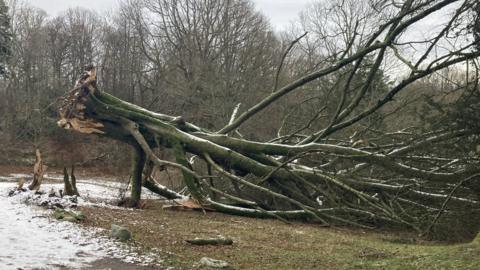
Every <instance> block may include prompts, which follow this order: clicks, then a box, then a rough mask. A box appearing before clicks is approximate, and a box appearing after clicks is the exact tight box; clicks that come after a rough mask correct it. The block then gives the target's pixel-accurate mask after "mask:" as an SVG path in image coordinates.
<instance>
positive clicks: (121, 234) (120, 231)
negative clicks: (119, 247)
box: [111, 224, 132, 242]
mask: <svg viewBox="0 0 480 270" xmlns="http://www.w3.org/2000/svg"><path fill="white" fill-rule="evenodd" d="M111 235H112V237H114V238H116V239H118V240H120V241H122V242H126V241H128V240H130V238H132V233H131V232H130V231H129V230H128V229H127V228H125V227H122V226H118V225H115V224H112V232H111Z"/></svg>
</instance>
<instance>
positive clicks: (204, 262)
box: [200, 257, 233, 269]
mask: <svg viewBox="0 0 480 270" xmlns="http://www.w3.org/2000/svg"><path fill="white" fill-rule="evenodd" d="M200 265H201V266H205V267H210V268H215V269H233V267H232V266H231V265H230V264H229V263H227V262H226V261H221V260H216V259H212V258H209V257H203V258H201V259H200Z"/></svg>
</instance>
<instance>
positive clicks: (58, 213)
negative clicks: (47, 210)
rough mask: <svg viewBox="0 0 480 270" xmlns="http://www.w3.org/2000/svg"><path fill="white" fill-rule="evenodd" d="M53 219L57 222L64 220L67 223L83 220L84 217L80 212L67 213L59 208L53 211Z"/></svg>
mask: <svg viewBox="0 0 480 270" xmlns="http://www.w3.org/2000/svg"><path fill="white" fill-rule="evenodd" d="M53 217H54V218H56V219H58V220H65V221H69V222H77V221H83V220H85V215H84V214H83V213H82V212H77V213H75V212H73V211H67V210H63V209H60V208H57V209H55V211H54V212H53Z"/></svg>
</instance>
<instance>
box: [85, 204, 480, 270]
mask: <svg viewBox="0 0 480 270" xmlns="http://www.w3.org/2000/svg"><path fill="white" fill-rule="evenodd" d="M82 211H83V212H84V213H85V214H86V215H87V221H86V222H85V223H84V224H85V225H86V226H95V227H102V228H106V229H109V228H110V226H111V224H112V223H115V224H120V225H123V226H127V227H128V228H129V229H130V230H131V231H132V233H133V237H134V241H136V242H137V243H138V244H140V245H141V246H142V247H143V248H144V249H145V250H149V249H152V248H156V249H158V250H159V252H161V253H162V256H163V257H164V258H165V264H166V266H173V267H175V268H180V269H198V267H197V266H195V265H196V263H197V262H198V261H199V260H200V258H201V257H204V256H207V257H211V258H215V259H221V260H225V261H227V262H229V263H230V264H232V266H233V267H235V269H252V270H255V269H285V270H287V269H288V270H291V269H308V270H310V269H436V270H438V269H448V270H451V269H461V270H467V269H479V265H480V240H478V238H477V240H476V241H474V242H472V243H469V244H459V245H442V244H435V243H430V242H424V243H421V242H420V243H418V242H415V241H414V242H415V244H405V243H408V242H412V238H411V237H412V235H409V234H408V233H392V232H390V233H387V232H372V231H362V230H349V229H337V228H323V227H320V226H318V225H315V224H302V223H295V224H285V223H282V222H280V221H278V220H260V219H252V218H242V217H236V216H228V215H223V214H220V213H211V212H210V213H206V214H203V213H202V212H193V211H182V212H180V211H171V210H163V209H162V208H161V205H158V204H156V203H154V202H149V203H148V207H147V208H146V209H144V210H135V211H132V210H126V209H125V210H122V209H121V210H112V209H105V208H84V209H82ZM216 235H223V236H226V237H230V238H233V239H234V241H235V242H234V244H233V245H232V246H221V247H217V246H193V245H191V244H188V243H186V242H185V240H186V239H192V238H195V237H212V236H216Z"/></svg>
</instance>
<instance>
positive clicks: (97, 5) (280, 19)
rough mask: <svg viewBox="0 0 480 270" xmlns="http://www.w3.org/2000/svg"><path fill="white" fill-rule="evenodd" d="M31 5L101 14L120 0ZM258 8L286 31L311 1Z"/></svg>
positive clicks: (48, 0)
mask: <svg viewBox="0 0 480 270" xmlns="http://www.w3.org/2000/svg"><path fill="white" fill-rule="evenodd" d="M25 1H26V2H28V3H29V4H31V5H33V6H36V7H39V8H42V9H43V10H45V11H46V12H47V13H48V14H50V15H56V14H57V13H58V12H61V11H63V10H65V9H67V8H70V7H77V6H81V7H85V8H91V9H94V10H96V11H97V12H99V13H101V12H104V11H108V10H110V9H112V8H114V7H115V6H116V3H117V1H118V0H25ZM253 2H254V3H255V4H256V6H257V8H258V9H259V10H260V11H262V13H263V14H265V15H266V16H267V17H268V18H269V19H270V22H271V23H272V25H273V26H274V27H275V28H276V29H277V30H281V29H284V28H285V27H286V26H287V25H289V23H290V22H291V21H292V20H295V19H296V18H297V17H298V14H299V12H300V11H301V10H302V9H304V8H305V7H306V5H307V4H308V3H310V2H311V0H253Z"/></svg>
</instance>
